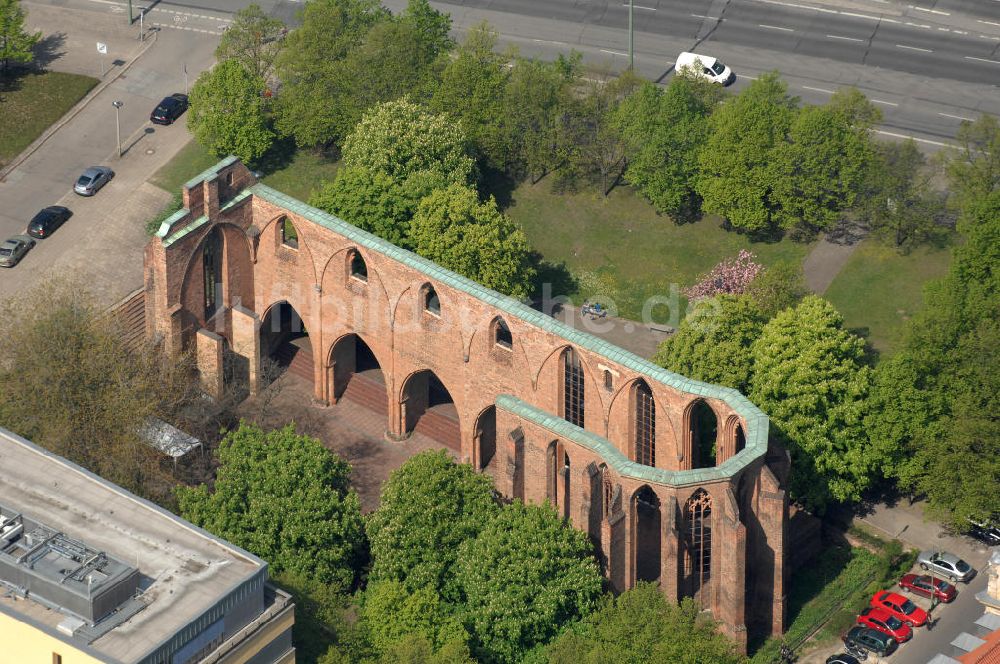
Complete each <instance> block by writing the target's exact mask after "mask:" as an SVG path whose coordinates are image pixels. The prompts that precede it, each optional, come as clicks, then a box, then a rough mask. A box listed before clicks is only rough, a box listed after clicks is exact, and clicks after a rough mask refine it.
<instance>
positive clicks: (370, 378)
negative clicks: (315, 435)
mask: <svg viewBox="0 0 1000 664" xmlns="http://www.w3.org/2000/svg"><path fill="white" fill-rule="evenodd" d="M329 366H330V368H331V371H330V372H329V380H330V381H331V384H330V385H329V389H330V394H331V396H332V397H333V399H334V400H335V401H340V400H341V399H344V400H346V401H350V402H351V403H353V404H356V405H358V406H361V407H363V408H367V409H369V410H372V411H375V412H376V413H382V414H386V413H388V412H389V398H388V393H387V392H386V386H385V376H384V375H383V374H382V367H381V365H379V362H378V359H377V358H376V357H375V353H373V352H372V349H371V347H370V346H369V345H368V344H367V343H365V340H364V339H362V338H361V337H359V336H358V335H357V334H348V335H345V336H343V337H341V338H340V339H338V340H337V343H335V344H334V345H333V348H331V349H330V361H329Z"/></svg>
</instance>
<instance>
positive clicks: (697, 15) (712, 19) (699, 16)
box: [691, 14, 726, 21]
mask: <svg viewBox="0 0 1000 664" xmlns="http://www.w3.org/2000/svg"><path fill="white" fill-rule="evenodd" d="M691 16H694V17H695V18H707V19H708V20H710V21H724V20H726V19H723V18H719V17H718V16H705V15H704V14H691Z"/></svg>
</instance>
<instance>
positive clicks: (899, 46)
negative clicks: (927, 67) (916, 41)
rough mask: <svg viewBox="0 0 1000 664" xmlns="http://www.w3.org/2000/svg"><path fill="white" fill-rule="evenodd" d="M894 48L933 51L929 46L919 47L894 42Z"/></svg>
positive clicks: (922, 51) (923, 51) (924, 51)
mask: <svg viewBox="0 0 1000 664" xmlns="http://www.w3.org/2000/svg"><path fill="white" fill-rule="evenodd" d="M896 48H905V49H906V50H908V51H920V52H921V53H933V52H934V51H932V50H931V49H929V48H920V47H918V46H907V45H906V44H896Z"/></svg>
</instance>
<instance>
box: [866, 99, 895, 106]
mask: <svg viewBox="0 0 1000 664" xmlns="http://www.w3.org/2000/svg"><path fill="white" fill-rule="evenodd" d="M871 102H872V103H873V104H885V105H886V106H899V104H897V103H896V102H894V101H882V100H881V99H872V100H871Z"/></svg>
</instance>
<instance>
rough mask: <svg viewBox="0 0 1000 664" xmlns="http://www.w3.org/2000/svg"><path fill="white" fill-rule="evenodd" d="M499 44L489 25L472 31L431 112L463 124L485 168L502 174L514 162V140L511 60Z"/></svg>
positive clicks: (436, 94)
mask: <svg viewBox="0 0 1000 664" xmlns="http://www.w3.org/2000/svg"><path fill="white" fill-rule="evenodd" d="M497 39H498V35H497V33H496V32H495V31H493V30H492V29H491V28H490V27H489V26H488V25H486V24H485V23H481V24H479V25H477V26H475V27H474V28H472V29H471V30H470V31H469V33H468V35H467V36H466V38H465V41H464V42H463V43H462V44H461V45H460V46H459V47H458V49H457V50H456V51H455V53H454V57H453V58H452V60H451V61H450V62H449V63H448V66H447V67H446V68H445V70H444V72H443V73H442V75H441V82H440V84H439V85H438V87H437V88H436V89H435V91H434V94H433V96H432V97H431V99H430V106H431V108H432V109H433V110H435V111H437V112H438V113H443V114H448V115H449V116H451V117H453V118H456V119H459V120H460V121H461V123H462V126H463V127H464V128H465V131H466V132H467V133H468V137H469V140H470V141H471V143H472V145H474V146H475V149H476V152H477V153H478V155H479V156H480V157H481V158H482V161H483V163H484V165H485V166H487V167H488V168H492V169H495V170H497V171H503V170H505V169H506V167H507V166H508V164H509V163H510V162H511V161H512V160H513V158H514V136H513V135H512V134H511V132H510V131H509V130H508V128H507V127H506V126H505V123H504V115H505V111H506V109H505V108H504V92H505V89H506V86H507V79H508V77H509V76H510V70H509V69H508V67H507V63H508V60H509V58H508V57H505V56H503V55H500V54H498V53H497V52H496V46H497Z"/></svg>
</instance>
